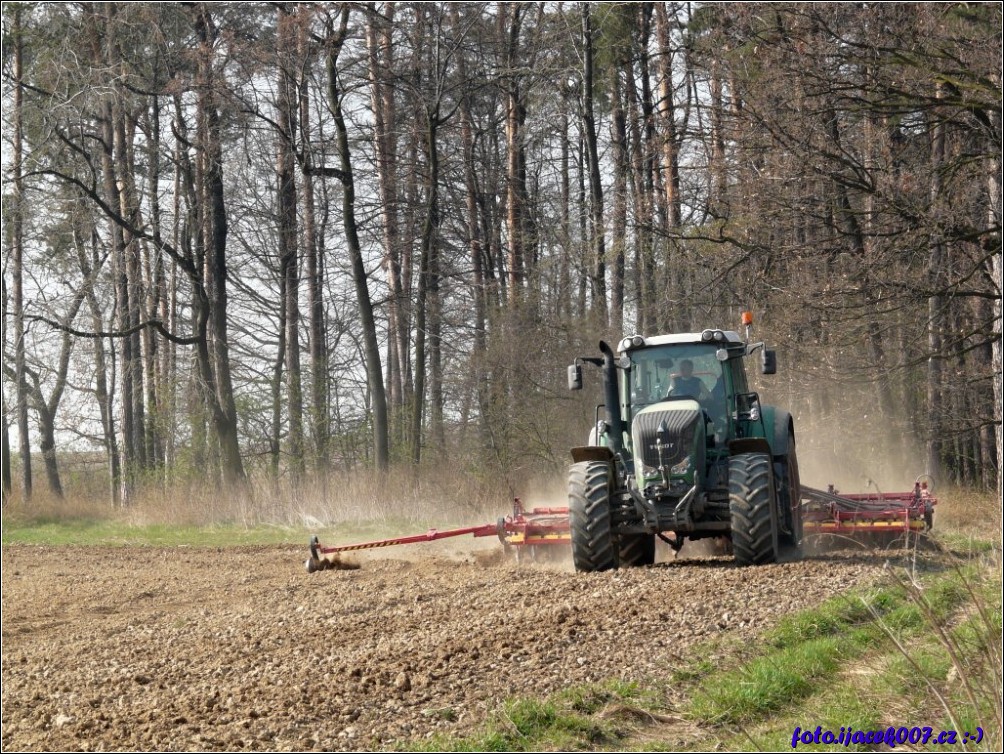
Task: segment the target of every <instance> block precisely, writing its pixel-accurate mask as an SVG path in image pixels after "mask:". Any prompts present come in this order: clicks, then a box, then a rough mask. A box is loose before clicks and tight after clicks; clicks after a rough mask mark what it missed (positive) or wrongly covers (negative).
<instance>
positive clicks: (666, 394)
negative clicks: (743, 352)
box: [628, 343, 725, 415]
mask: <svg viewBox="0 0 1004 754" xmlns="http://www.w3.org/2000/svg"><path fill="white" fill-rule="evenodd" d="M718 348H720V346H719V345H716V344H713V343H682V344H676V345H669V346H658V347H655V348H641V349H638V350H637V351H630V352H629V353H628V355H629V356H630V357H631V373H630V374H631V377H630V391H631V392H630V400H631V405H632V408H633V410H634V411H637V410H638V409H640V408H643V407H645V406H648V405H650V404H652V403H658V402H659V401H663V400H666V399H667V398H671V397H683V396H690V397H692V398H695V399H697V400H698V401H700V403H701V405H702V406H703V407H704V408H707V409H709V410H712V413H714V414H717V413H721V414H722V415H724V413H725V383H724V379H723V377H722V362H720V361H719V360H718V358H717V356H715V352H716V351H717V350H718ZM718 404H721V405H720V406H719V405H718ZM714 409H720V412H719V411H718V410H714Z"/></svg>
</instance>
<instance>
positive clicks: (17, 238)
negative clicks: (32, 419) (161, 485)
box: [10, 6, 32, 501]
mask: <svg viewBox="0 0 1004 754" xmlns="http://www.w3.org/2000/svg"><path fill="white" fill-rule="evenodd" d="M21 13H22V8H21V6H17V7H16V8H15V9H14V33H13V41H14V144H13V152H14V154H13V155H12V162H13V165H12V166H11V167H12V172H13V174H14V201H13V202H12V204H13V205H14V206H13V208H12V209H13V211H12V213H11V245H12V247H13V249H12V254H11V257H12V258H11V273H10V274H11V278H12V287H13V291H12V294H13V301H12V302H11V303H12V304H13V307H14V373H15V375H14V391H15V396H16V409H15V413H16V414H17V435H18V446H19V447H18V450H19V454H20V457H21V494H22V496H23V499H24V500H25V501H28V500H31V492H32V485H31V438H30V435H29V434H28V395H27V382H26V379H25V347H24V345H25V344H24V335H25V333H24V280H23V276H24V176H23V175H22V164H23V159H24V92H23V90H22V88H21V80H22V76H23V75H24V68H23V66H24V53H23V48H24V40H23V34H22V27H21Z"/></svg>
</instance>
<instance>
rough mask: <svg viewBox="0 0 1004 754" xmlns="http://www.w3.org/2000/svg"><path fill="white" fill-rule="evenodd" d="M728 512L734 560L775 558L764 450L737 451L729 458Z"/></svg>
mask: <svg viewBox="0 0 1004 754" xmlns="http://www.w3.org/2000/svg"><path fill="white" fill-rule="evenodd" d="M729 513H730V514H731V519H732V551H733V553H734V554H735V558H736V562H737V563H738V564H739V565H758V564H760V563H774V562H776V561H777V554H778V525H777V500H776V495H775V492H774V469H773V465H772V464H771V459H770V456H769V455H767V454H766V453H741V454H740V455H737V456H732V458H730V459H729Z"/></svg>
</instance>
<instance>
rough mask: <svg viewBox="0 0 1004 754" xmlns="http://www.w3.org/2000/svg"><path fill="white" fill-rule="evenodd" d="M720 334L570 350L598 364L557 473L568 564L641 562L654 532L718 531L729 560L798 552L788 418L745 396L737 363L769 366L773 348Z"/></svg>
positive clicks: (575, 378)
mask: <svg viewBox="0 0 1004 754" xmlns="http://www.w3.org/2000/svg"><path fill="white" fill-rule="evenodd" d="M742 324H743V326H744V327H745V334H744V336H742V337H741V336H740V335H739V334H738V333H736V332H734V331H731V330H718V329H707V330H704V331H702V332H698V333H686V334H675V335H656V336H650V337H645V336H642V335H633V336H630V337H625V338H624V339H623V340H621V341H620V343H619V344H618V349H617V351H616V352H614V350H613V349H612V348H611V347H610V346H609V345H608V344H607V343H606V342H600V346H599V349H600V353H601V356H599V357H592V356H589V357H578V358H576V359H575V361H574V363H573V364H572V365H571V366H569V367H568V387H569V389H571V390H581V389H582V366H583V364H591V365H594V366H596V367H599V368H600V370H601V371H602V374H603V391H604V403H603V404H601V405H600V406H597V409H596V412H597V413H596V424H595V426H594V428H593V430H592V431H591V433H590V436H589V444H588V445H586V446H582V447H576V448H572V451H571V453H572V460H573V461H574V463H573V464H572V465H571V467H570V469H569V472H568V500H569V523H570V532H571V543H572V559H573V562H574V564H575V568H576V570H577V571H584V572H590V571H604V570H609V569H614V568H619V567H632V566H644V565H651V564H652V563H653V562H654V561H655V545H656V538H657V537H658V538H659V539H662V540H663V541H664V542H666V543H667V544H669V545H670V546H672V547H673V548H674V550H679V548H680V547H681V546H682V545H683V542H684V540H686V539H690V540H697V539H704V538H712V537H714V538H722V539H723V540H724V541H726V542H728V543H730V544H731V550H732V553H733V555H734V557H735V560H736V562H737V563H738V564H740V565H755V564H761V563H772V562H775V561H776V560H777V559H778V557H779V555H780V553H781V549H782V547H785V546H789V547H791V548H793V549H797V548H798V547H799V545H800V543H801V539H802V515H801V505H800V502H801V501H800V489H799V479H798V461H797V459H796V456H795V428H794V423H793V421H792V418H791V415H790V414H789V413H788V412H787V411H783V410H781V409H779V408H775V407H773V406H767V405H762V404H761V403H760V398H759V396H758V395H757V393H755V392H752V391H750V389H749V385H748V383H747V379H746V368H745V365H746V360H747V358H748V357H750V356H752V355H753V354H755V353H757V352H759V353H760V359H759V361H760V371H761V372H762V373H763V374H767V375H770V374H774V373H776V371H777V358H776V355H775V352H774V351H772V350H768V349H767V348H766V347H765V345H764V343H762V342H756V343H753V342H750V328H751V326H752V315H750V313H748V312H744V313H743V317H742ZM601 409H602V410H603V414H602V415H601V414H600V410H601Z"/></svg>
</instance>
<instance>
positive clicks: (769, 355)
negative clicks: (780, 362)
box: [760, 348, 777, 374]
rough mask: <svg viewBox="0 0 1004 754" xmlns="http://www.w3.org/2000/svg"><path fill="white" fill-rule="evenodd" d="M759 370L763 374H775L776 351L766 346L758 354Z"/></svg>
mask: <svg viewBox="0 0 1004 754" xmlns="http://www.w3.org/2000/svg"><path fill="white" fill-rule="evenodd" d="M760 371H761V373H763V374H777V353H776V352H775V351H768V350H767V349H766V348H765V349H764V350H763V353H762V354H761V356H760Z"/></svg>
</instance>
